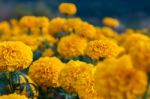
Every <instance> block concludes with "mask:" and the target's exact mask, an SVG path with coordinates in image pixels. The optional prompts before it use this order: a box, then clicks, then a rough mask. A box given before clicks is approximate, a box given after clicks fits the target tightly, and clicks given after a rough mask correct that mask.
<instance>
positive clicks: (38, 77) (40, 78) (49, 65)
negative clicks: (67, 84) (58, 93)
mask: <svg viewBox="0 0 150 99" xmlns="http://www.w3.org/2000/svg"><path fill="white" fill-rule="evenodd" d="M63 67H64V64H63V63H62V62H61V61H60V60H59V59H58V58H56V57H41V58H40V59H38V60H37V61H35V62H33V64H32V65H31V66H30V68H29V76H30V78H31V79H32V80H33V81H34V82H35V83H37V84H38V85H39V86H41V87H59V83H58V76H59V73H60V71H61V69H62V68H63Z"/></svg>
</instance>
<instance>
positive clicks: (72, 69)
mask: <svg viewBox="0 0 150 99" xmlns="http://www.w3.org/2000/svg"><path fill="white" fill-rule="evenodd" d="M91 69H92V65H91V64H86V63H84V62H81V61H70V62H69V63H67V64H66V66H65V67H64V68H63V69H62V71H61V72H60V75H59V83H60V85H61V87H62V88H64V89H65V90H67V91H68V92H75V83H76V81H77V79H78V76H79V75H80V74H82V73H86V72H88V71H91Z"/></svg>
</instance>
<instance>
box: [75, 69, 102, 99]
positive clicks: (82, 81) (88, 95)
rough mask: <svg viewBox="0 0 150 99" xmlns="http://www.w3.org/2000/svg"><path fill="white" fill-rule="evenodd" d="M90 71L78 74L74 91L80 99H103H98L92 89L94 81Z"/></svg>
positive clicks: (100, 98) (99, 98)
mask: <svg viewBox="0 0 150 99" xmlns="http://www.w3.org/2000/svg"><path fill="white" fill-rule="evenodd" d="M92 71H93V69H91V71H87V72H86V73H83V74H79V76H78V78H77V81H76V83H75V90H76V92H77V94H78V96H79V98H80V99H103V98H102V97H100V96H99V95H98V94H97V92H96V90H95V89H94V86H95V80H94V77H93V73H92Z"/></svg>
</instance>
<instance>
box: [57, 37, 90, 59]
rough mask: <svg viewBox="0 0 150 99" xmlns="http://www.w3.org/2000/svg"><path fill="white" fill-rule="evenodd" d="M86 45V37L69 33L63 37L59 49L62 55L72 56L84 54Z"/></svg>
mask: <svg viewBox="0 0 150 99" xmlns="http://www.w3.org/2000/svg"><path fill="white" fill-rule="evenodd" d="M86 45H87V41H86V39H84V38H82V37H80V36H77V35H69V36H65V37H62V38H61V40H60V41H59V43H58V49H57V51H58V52H59V54H60V55H62V56H64V57H66V58H70V57H74V56H78V55H83V54H84V50H85V48H86Z"/></svg>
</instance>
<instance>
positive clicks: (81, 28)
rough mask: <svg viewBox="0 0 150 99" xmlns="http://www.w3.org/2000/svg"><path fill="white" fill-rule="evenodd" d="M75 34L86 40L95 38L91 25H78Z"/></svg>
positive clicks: (94, 31) (94, 30)
mask: <svg viewBox="0 0 150 99" xmlns="http://www.w3.org/2000/svg"><path fill="white" fill-rule="evenodd" d="M75 33H77V34H78V35H80V36H83V37H86V38H88V39H94V38H95V36H96V29H95V27H94V26H93V25H91V24H89V23H86V22H84V23H82V24H78V26H77V28H76V29H75Z"/></svg>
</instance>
